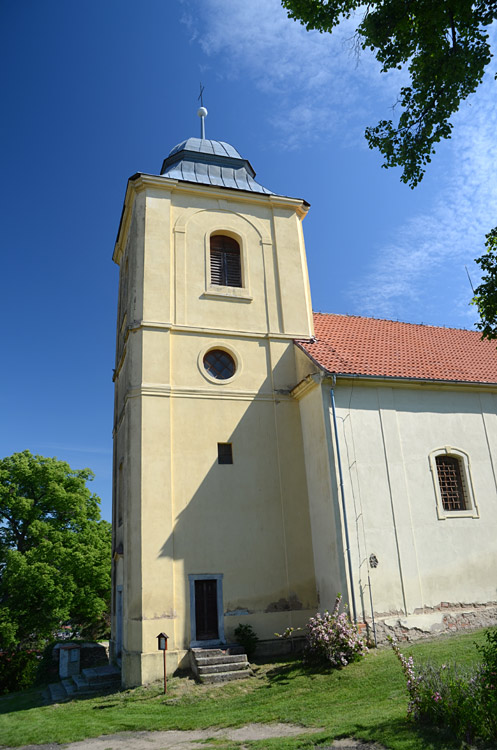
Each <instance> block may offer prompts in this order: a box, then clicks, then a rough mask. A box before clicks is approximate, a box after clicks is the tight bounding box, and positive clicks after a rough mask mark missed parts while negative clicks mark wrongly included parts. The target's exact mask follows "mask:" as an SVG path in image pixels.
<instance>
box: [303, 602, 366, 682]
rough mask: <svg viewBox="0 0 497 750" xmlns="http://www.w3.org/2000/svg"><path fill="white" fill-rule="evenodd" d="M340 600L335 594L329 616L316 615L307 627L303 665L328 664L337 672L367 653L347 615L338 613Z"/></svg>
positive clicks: (326, 613) (326, 614)
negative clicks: (308, 662)
mask: <svg viewBox="0 0 497 750" xmlns="http://www.w3.org/2000/svg"><path fill="white" fill-rule="evenodd" d="M341 599H342V595H341V594H338V595H337V598H336V600H335V606H334V607H333V612H325V613H324V614H323V615H321V614H319V612H318V614H317V615H316V617H311V619H310V620H309V622H308V623H307V631H308V632H307V643H306V648H305V659H306V661H320V662H328V663H329V664H330V665H331V666H332V667H336V668H338V669H339V668H341V667H346V666H347V664H349V662H351V661H356V660H357V659H360V658H361V657H362V656H364V654H365V653H366V652H367V650H368V649H367V646H366V644H365V642H364V641H363V640H362V638H361V637H360V636H359V633H358V632H357V628H356V626H355V625H353V623H352V622H351V621H350V618H349V616H348V613H347V611H344V612H341V613H339V608H340V602H341ZM345 610H346V608H345Z"/></svg>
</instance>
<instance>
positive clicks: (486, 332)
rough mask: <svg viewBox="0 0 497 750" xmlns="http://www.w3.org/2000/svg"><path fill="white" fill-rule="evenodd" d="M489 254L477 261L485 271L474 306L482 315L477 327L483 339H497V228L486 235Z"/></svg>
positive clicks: (476, 290)
mask: <svg viewBox="0 0 497 750" xmlns="http://www.w3.org/2000/svg"><path fill="white" fill-rule="evenodd" d="M485 239H486V242H485V247H486V248H487V252H486V253H485V255H482V256H481V257H480V258H477V259H476V262H477V263H478V264H479V266H480V267H481V269H482V271H483V276H482V278H481V283H480V285H479V286H478V287H477V288H476V289H475V296H474V297H473V304H475V305H476V306H477V308H478V312H479V313H480V322H479V323H477V324H476V327H477V328H479V329H480V331H481V332H482V334H481V335H482V338H487V339H495V338H497V227H495V228H494V229H492V230H491V231H490V232H489V233H488V234H487V235H485Z"/></svg>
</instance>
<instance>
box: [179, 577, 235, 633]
mask: <svg viewBox="0 0 497 750" xmlns="http://www.w3.org/2000/svg"><path fill="white" fill-rule="evenodd" d="M207 579H210V580H215V581H216V593H217V632H218V635H219V638H216V639H215V640H211V641H198V640H197V623H196V619H195V581H205V580H207ZM188 580H189V582H190V648H209V647H211V646H221V645H224V644H225V643H226V640H225V637H224V608H223V573H200V574H197V573H190V574H189V575H188Z"/></svg>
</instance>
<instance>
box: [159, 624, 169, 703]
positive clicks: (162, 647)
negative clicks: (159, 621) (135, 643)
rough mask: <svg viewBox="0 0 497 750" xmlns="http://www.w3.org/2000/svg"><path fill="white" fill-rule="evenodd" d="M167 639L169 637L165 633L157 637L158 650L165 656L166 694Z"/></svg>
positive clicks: (165, 691) (165, 689) (165, 681)
mask: <svg viewBox="0 0 497 750" xmlns="http://www.w3.org/2000/svg"><path fill="white" fill-rule="evenodd" d="M167 639H168V636H167V635H166V634H165V633H159V635H158V636H157V648H158V649H159V651H162V652H163V654H164V693H167V680H166V651H167Z"/></svg>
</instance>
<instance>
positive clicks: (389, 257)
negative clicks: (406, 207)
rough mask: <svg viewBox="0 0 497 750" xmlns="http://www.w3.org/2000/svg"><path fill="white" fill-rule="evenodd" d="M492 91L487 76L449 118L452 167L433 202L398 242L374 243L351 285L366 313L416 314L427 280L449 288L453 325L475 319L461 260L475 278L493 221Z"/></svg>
mask: <svg viewBox="0 0 497 750" xmlns="http://www.w3.org/2000/svg"><path fill="white" fill-rule="evenodd" d="M496 95H497V91H496V85H495V82H494V81H493V78H492V77H490V76H487V77H486V79H485V80H484V82H483V84H482V85H481V87H480V88H479V90H478V91H477V92H476V93H475V94H474V95H473V96H472V97H471V99H470V100H469V101H468V102H467V103H463V105H462V106H461V109H460V111H459V112H458V114H457V116H456V117H455V118H454V130H453V138H452V144H451V147H450V152H451V154H450V157H451V158H450V162H449V173H448V174H447V175H446V176H445V179H443V187H442V189H441V191H440V193H439V194H438V199H437V201H436V203H435V204H434V205H432V206H430V207H429V212H427V213H424V214H419V215H416V216H414V217H413V218H412V219H410V221H408V223H407V225H406V226H404V227H397V228H396V230H395V240H394V241H391V242H390V244H389V245H387V246H386V247H382V248H376V260H375V262H374V266H375V267H374V269H373V270H371V271H370V272H369V273H368V274H367V275H366V276H365V277H363V278H362V279H361V281H360V283H358V284H356V285H354V286H353V288H351V296H353V297H354V298H360V299H361V312H362V313H363V314H375V315H379V316H386V317H391V316H393V317H404V318H405V317H406V310H411V311H412V312H411V313H410V317H411V318H416V303H417V300H418V298H419V296H420V295H422V294H425V295H426V291H427V286H430V285H431V286H432V287H433V289H434V290H438V291H436V294H437V295H438V298H439V300H440V298H442V297H443V296H444V294H445V293H449V290H450V295H451V299H450V300H447V307H449V306H450V309H451V310H452V317H454V316H455V317H456V318H457V321H458V325H472V322H473V320H474V319H475V315H476V314H475V309H474V308H470V307H468V300H469V298H470V296H471V293H470V292H471V290H470V287H469V283H468V279H467V276H466V271H465V268H464V266H465V265H467V266H468V267H469V268H470V271H471V276H472V278H473V283H477V282H478V271H477V267H476V266H475V265H474V263H473V259H474V258H475V257H476V256H478V255H480V254H481V253H482V252H483V250H484V248H483V242H484V234H485V232H486V231H488V230H489V229H491V227H493V226H495V225H496V224H497V179H496V174H497V138H496V136H495V134H496V133H497V108H496V107H495V99H496ZM435 159H436V157H435ZM446 162H447V160H445V163H446ZM434 167H435V165H433V167H431V168H434ZM429 169H430V167H429ZM392 234H393V233H392ZM418 317H419V313H418Z"/></svg>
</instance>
